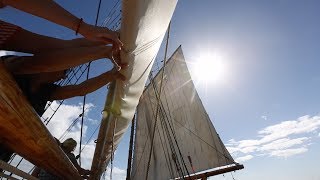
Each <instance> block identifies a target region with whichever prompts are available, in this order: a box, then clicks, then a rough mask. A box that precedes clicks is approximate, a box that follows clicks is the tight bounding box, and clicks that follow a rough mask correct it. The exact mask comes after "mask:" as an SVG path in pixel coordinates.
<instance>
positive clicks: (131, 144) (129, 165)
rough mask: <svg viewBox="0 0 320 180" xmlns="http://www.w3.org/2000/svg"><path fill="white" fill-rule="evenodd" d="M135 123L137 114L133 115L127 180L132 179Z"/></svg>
mask: <svg viewBox="0 0 320 180" xmlns="http://www.w3.org/2000/svg"><path fill="white" fill-rule="evenodd" d="M134 124H135V116H133V119H132V123H131V133H130V142H129V154H128V166H127V178H126V180H130V179H131V164H132V163H131V162H132V149H133V135H134Z"/></svg>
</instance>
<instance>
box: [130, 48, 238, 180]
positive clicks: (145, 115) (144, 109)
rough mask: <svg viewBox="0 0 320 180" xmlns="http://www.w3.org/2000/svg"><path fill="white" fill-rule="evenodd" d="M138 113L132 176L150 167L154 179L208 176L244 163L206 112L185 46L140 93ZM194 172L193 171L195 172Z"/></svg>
mask: <svg viewBox="0 0 320 180" xmlns="http://www.w3.org/2000/svg"><path fill="white" fill-rule="evenodd" d="M162 73H165V75H164V77H165V80H164V84H163V87H162V88H163V89H162V94H163V95H162V96H161V97H159V92H160V88H161V81H162V79H163V78H162ZM159 99H160V100H159ZM159 105H160V108H159V111H160V113H159V116H157V115H156V114H157V111H158V108H157V107H158V106H159ZM136 118H137V119H139V121H137V122H136V133H135V143H134V146H135V148H134V151H135V152H134V158H133V163H132V177H131V180H135V179H137V180H138V179H144V178H145V177H146V175H148V173H149V175H148V178H150V179H154V180H158V179H159V180H161V179H175V178H178V179H179V178H180V179H181V178H184V179H186V178H188V179H196V178H202V179H205V178H207V177H209V176H212V175H217V174H221V173H225V172H230V171H234V170H238V169H242V168H243V166H242V165H239V164H237V163H236V162H235V161H234V160H233V158H232V157H231V155H230V154H229V152H228V151H227V149H226V148H225V146H224V145H223V143H222V141H221V139H220V137H219V135H218V133H217V132H216V130H215V128H214V126H213V124H212V122H211V120H210V118H209V116H208V114H207V113H206V111H205V108H204V107H203V104H202V102H201V99H200V97H199V96H198V94H197V92H196V89H195V87H194V84H193V82H192V80H191V76H190V73H189V71H188V68H187V64H186V62H185V59H184V56H183V52H182V49H181V46H179V48H178V49H177V50H176V51H175V52H174V53H173V55H172V56H171V58H169V60H168V61H167V63H166V67H165V68H163V67H162V68H161V69H160V70H159V72H158V74H157V75H156V76H155V77H154V78H153V80H150V84H149V85H148V86H147V87H146V89H145V91H144V93H143V95H142V97H141V99H140V103H139V106H138V109H137V114H136ZM154 127H157V128H154ZM154 132H156V136H155V137H154V138H153V135H154V134H153V133H154ZM152 146H154V147H157V148H153V151H152V156H151V157H152V161H151V163H149V160H150V155H149V156H148V154H149V150H150V149H152ZM208 170H210V171H209V172H208ZM189 172H192V173H191V175H190V177H189ZM203 172H205V173H203ZM199 173H200V174H199Z"/></svg>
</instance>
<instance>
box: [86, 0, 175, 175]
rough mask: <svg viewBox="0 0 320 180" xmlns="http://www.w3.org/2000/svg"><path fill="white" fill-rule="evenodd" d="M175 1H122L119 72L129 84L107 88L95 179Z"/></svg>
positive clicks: (126, 120)
mask: <svg viewBox="0 0 320 180" xmlns="http://www.w3.org/2000/svg"><path fill="white" fill-rule="evenodd" d="M176 4H177V0H148V1H145V0H130V1H128V0H124V1H122V23H121V32H120V34H121V41H122V42H123V43H124V47H123V49H124V51H123V52H122V54H121V59H122V62H126V63H128V64H129V67H128V68H127V69H124V70H123V71H122V72H123V74H125V75H126V77H127V79H128V81H127V82H126V83H125V84H124V83H122V82H118V81H117V82H115V83H112V84H111V85H110V88H109V92H108V98H107V101H106V106H105V109H104V111H103V119H102V123H101V128H100V131H99V136H98V143H97V147H96V150H95V154H94V159H93V162H92V167H91V170H92V171H93V175H92V177H91V178H92V179H98V178H99V177H100V175H101V173H102V171H103V170H104V168H105V166H106V164H107V163H108V162H109V160H110V158H111V155H112V152H113V151H114V150H115V149H116V147H117V146H118V144H119V141H120V140H121V138H122V136H123V134H124V133H125V131H126V130H127V128H128V126H129V124H130V122H131V120H132V118H133V116H134V113H135V109H136V106H137V104H138V102H139V98H140V96H141V94H142V91H143V89H144V86H145V83H146V80H147V77H148V74H149V72H150V70H151V67H152V65H153V61H154V58H155V57H156V54H157V52H158V50H159V48H160V45H161V42H162V39H163V37H164V35H165V32H166V29H167V27H168V25H169V22H170V20H171V17H172V15H173V12H174V9H175V6H176Z"/></svg>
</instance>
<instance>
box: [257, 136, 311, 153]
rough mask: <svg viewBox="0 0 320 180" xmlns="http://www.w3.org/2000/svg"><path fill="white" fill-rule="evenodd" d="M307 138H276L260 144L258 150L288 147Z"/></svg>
mask: <svg viewBox="0 0 320 180" xmlns="http://www.w3.org/2000/svg"><path fill="white" fill-rule="evenodd" d="M307 139H309V138H307V137H302V138H296V139H289V138H283V139H278V140H275V141H273V142H271V143H268V144H265V145H262V147H261V148H260V149H259V150H261V151H271V150H280V149H287V148H289V147H292V146H295V145H298V144H303V143H304V141H306V140H307Z"/></svg>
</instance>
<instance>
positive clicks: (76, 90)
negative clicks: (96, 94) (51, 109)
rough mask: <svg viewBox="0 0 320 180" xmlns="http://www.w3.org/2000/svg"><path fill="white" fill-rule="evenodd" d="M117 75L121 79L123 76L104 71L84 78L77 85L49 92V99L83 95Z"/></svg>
mask: <svg viewBox="0 0 320 180" xmlns="http://www.w3.org/2000/svg"><path fill="white" fill-rule="evenodd" d="M118 76H121V79H122V80H124V77H123V76H122V75H120V74H112V73H110V72H106V73H103V74H101V75H99V76H97V77H94V78H91V79H89V80H86V81H84V82H82V83H80V84H78V85H69V86H63V87H60V88H59V89H56V91H55V92H53V93H52V94H51V97H50V100H61V99H68V98H71V97H75V96H84V95H86V94H88V93H91V92H93V91H95V90H97V89H99V88H101V87H102V86H104V85H105V84H107V83H109V82H111V81H112V80H114V79H115V78H116V77H118Z"/></svg>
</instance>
